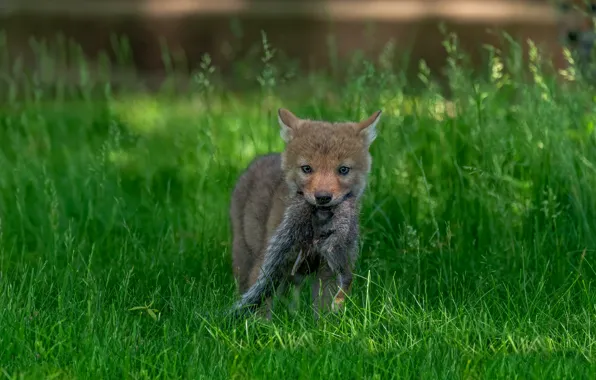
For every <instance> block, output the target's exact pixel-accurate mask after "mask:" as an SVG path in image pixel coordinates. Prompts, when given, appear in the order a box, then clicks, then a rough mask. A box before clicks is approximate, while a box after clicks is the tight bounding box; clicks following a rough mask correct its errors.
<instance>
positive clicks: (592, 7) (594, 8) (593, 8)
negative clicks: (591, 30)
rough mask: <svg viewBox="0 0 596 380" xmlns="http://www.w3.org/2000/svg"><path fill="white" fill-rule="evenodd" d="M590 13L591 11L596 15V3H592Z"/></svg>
mask: <svg viewBox="0 0 596 380" xmlns="http://www.w3.org/2000/svg"><path fill="white" fill-rule="evenodd" d="M590 11H591V12H592V13H596V3H592V4H590Z"/></svg>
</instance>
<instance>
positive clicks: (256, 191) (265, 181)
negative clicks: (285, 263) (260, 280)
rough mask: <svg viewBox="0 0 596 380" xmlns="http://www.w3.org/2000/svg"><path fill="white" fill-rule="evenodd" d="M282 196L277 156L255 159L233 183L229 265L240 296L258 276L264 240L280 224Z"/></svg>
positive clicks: (284, 191)
mask: <svg viewBox="0 0 596 380" xmlns="http://www.w3.org/2000/svg"><path fill="white" fill-rule="evenodd" d="M286 194H287V185H286V184H285V182H284V179H283V172H282V168H281V156H280V154H279V153H273V154H268V155H264V156H259V157H257V158H255V159H254V160H253V161H252V162H251V163H250V165H249V166H248V168H247V169H246V171H245V172H244V173H243V174H242V175H241V176H240V178H239V179H238V182H237V183H236V187H235V188H234V191H233V193H232V200H231V205H230V218H231V223H232V233H233V239H234V240H233V249H232V265H233V267H234V276H235V277H236V279H237V281H238V285H239V291H240V292H241V293H243V292H245V291H246V290H247V289H248V288H249V287H250V286H251V285H252V283H253V282H254V281H255V280H256V277H257V276H258V268H259V267H260V266H261V265H260V264H261V263H262V261H263V256H264V251H265V248H266V245H267V240H268V238H269V236H270V235H271V234H272V233H273V231H275V228H276V227H277V225H278V224H279V222H280V221H281V218H282V215H283V208H284V196H285V195H286Z"/></svg>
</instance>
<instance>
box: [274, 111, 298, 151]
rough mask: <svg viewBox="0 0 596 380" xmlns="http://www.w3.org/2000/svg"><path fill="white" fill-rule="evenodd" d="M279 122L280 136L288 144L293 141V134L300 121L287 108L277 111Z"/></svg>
mask: <svg viewBox="0 0 596 380" xmlns="http://www.w3.org/2000/svg"><path fill="white" fill-rule="evenodd" d="M277 120H278V122H279V127H280V130H279V135H280V136H281V138H282V139H283V140H284V141H285V142H286V143H287V142H290V140H291V139H292V137H293V136H292V132H293V131H294V130H295V128H296V127H297V126H298V122H299V121H300V119H298V117H296V115H294V114H293V113H292V112H290V111H288V110H287V109H285V108H280V109H279V110H278V111H277Z"/></svg>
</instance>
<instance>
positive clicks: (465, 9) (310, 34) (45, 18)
mask: <svg viewBox="0 0 596 380" xmlns="http://www.w3.org/2000/svg"><path fill="white" fill-rule="evenodd" d="M563 1H564V0H563ZM576 3H577V4H580V5H581V6H580V8H584V9H587V10H590V7H589V4H588V8H586V6H585V4H584V2H583V1H577V2H576ZM562 4H564V3H561V2H560V1H559V2H556V3H555V2H553V1H551V0H360V1H358V0H218V1H210V0H169V1H158V0H105V1H100V0H54V1H44V0H2V3H0V25H1V27H2V29H3V30H5V32H6V36H7V37H8V39H7V41H8V45H7V46H6V48H7V49H8V51H9V52H10V55H11V57H16V56H19V55H20V56H21V57H22V58H23V61H22V62H23V63H24V64H25V65H31V64H34V63H35V60H36V58H35V54H34V52H33V51H32V46H31V43H30V39H31V37H35V38H37V39H39V38H47V39H52V38H54V37H55V36H56V34H57V33H61V34H62V35H63V36H64V37H65V38H66V39H67V40H68V39H71V40H72V41H74V42H76V43H78V44H80V46H81V48H82V51H83V52H84V54H85V55H87V57H89V58H90V59H91V60H92V61H93V60H94V59H97V58H98V55H99V54H100V52H101V51H104V52H106V53H107V55H108V57H109V59H110V60H112V61H116V60H117V59H118V57H117V56H118V54H117V53H116V52H115V49H114V45H115V42H114V39H113V36H115V35H117V36H126V37H127V39H128V42H129V44H130V46H129V47H130V51H129V57H128V58H129V59H130V62H129V63H130V64H132V65H133V66H134V69H135V71H137V73H138V74H139V75H140V76H141V77H142V78H143V80H146V81H148V83H159V82H160V81H161V79H163V77H164V73H165V71H166V70H167V63H165V62H164V59H163V55H162V49H163V47H164V46H165V45H167V47H168V49H169V50H170V51H172V52H173V54H174V55H176V54H177V57H179V61H180V62H181V63H180V64H179V65H178V66H180V67H182V66H186V68H190V69H192V68H193V67H197V66H198V65H199V62H200V60H201V57H203V55H204V54H205V53H208V54H209V56H210V58H211V60H212V63H213V64H214V65H215V66H216V67H218V70H221V72H222V73H223V74H226V73H227V74H231V73H232V71H233V70H234V62H237V61H238V60H240V59H242V60H246V58H247V57H248V56H250V55H251V54H253V53H254V49H255V46H257V47H258V46H262V35H261V32H262V31H264V32H265V33H266V35H267V39H268V41H269V43H270V45H271V46H272V47H273V48H276V49H279V50H281V51H282V52H283V54H284V55H285V57H286V58H288V60H289V61H292V62H293V64H294V65H296V66H297V67H299V68H300V69H301V70H306V71H309V70H312V69H320V68H322V67H328V66H329V64H330V61H333V60H335V61H336V62H335V64H339V65H341V63H342V60H346V59H348V58H349V57H350V56H352V55H353V54H354V52H356V51H358V52H360V53H361V54H363V55H365V56H367V57H369V58H376V57H378V56H379V55H380V54H381V53H382V51H383V49H384V48H386V47H387V45H388V44H390V45H391V47H392V48H393V49H394V50H395V51H396V52H397V53H398V54H399V55H400V56H402V57H405V58H404V59H405V60H407V62H410V64H408V65H407V72H408V73H409V75H415V74H416V72H417V70H418V68H417V66H418V62H419V61H420V60H421V59H423V60H425V61H426V64H427V65H428V66H429V68H430V69H431V71H432V72H434V73H439V74H440V68H442V67H443V65H444V64H445V60H446V52H445V48H444V47H443V46H442V41H443V39H444V38H443V35H442V34H441V31H440V28H439V25H440V23H443V24H444V25H445V27H446V28H447V30H448V31H450V32H455V33H456V34H457V36H458V37H459V39H460V43H461V47H462V48H463V49H465V50H466V51H467V52H468V53H469V54H470V55H471V59H472V61H473V62H474V64H476V65H479V64H480V63H481V62H482V58H483V54H486V50H485V49H483V48H482V46H483V45H484V44H491V45H494V46H496V47H498V48H504V49H506V46H505V44H504V41H505V40H504V38H503V36H502V35H501V34H500V33H499V32H502V31H504V32H506V33H508V34H509V35H511V37H513V38H514V39H516V40H518V41H520V42H522V43H525V41H526V40H527V39H532V40H534V42H535V43H536V44H537V45H539V46H540V47H542V48H543V51H544V52H546V53H548V54H550V55H551V56H552V59H553V62H554V65H555V67H556V68H561V67H563V66H564V65H565V60H564V59H563V56H562V53H561V46H562V44H563V43H566V42H573V41H574V40H578V38H577V33H578V31H579V30H581V28H582V27H583V26H582V25H581V24H582V21H581V18H579V19H578V18H574V17H572V16H569V14H570V9H571V8H572V7H570V6H569V4H564V5H562ZM586 19H588V18H586V17H584V18H583V20H586ZM574 33H575V34H574ZM570 37H571V38H570ZM116 50H117V49H116ZM254 54H256V53H254ZM257 55H258V54H257ZM255 59H260V56H258V57H257V58H255ZM182 62H183V63H182ZM405 62H406V61H404V60H401V61H399V62H396V64H401V65H404V66H405V65H406V64H405ZM331 63H333V62H331ZM186 68H184V67H183V68H181V69H180V70H178V71H179V73H180V74H181V75H183V74H184V72H185V70H186ZM119 70H120V71H117V72H113V73H112V81H125V80H126V79H127V77H128V74H127V71H126V69H125V68H124V66H123V65H120V69H119ZM129 79H130V78H129Z"/></svg>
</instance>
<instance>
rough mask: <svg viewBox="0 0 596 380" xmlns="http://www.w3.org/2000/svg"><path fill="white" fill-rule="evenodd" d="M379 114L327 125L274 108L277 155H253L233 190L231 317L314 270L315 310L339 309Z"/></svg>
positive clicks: (268, 309)
mask: <svg viewBox="0 0 596 380" xmlns="http://www.w3.org/2000/svg"><path fill="white" fill-rule="evenodd" d="M380 116H381V111H377V112H375V113H374V114H373V115H372V116H370V117H369V118H368V119H366V120H363V121H360V122H336V123H332V122H327V121H315V120H306V119H300V118H298V117H296V116H295V115H294V114H293V113H292V112H290V111H288V110H286V109H280V110H279V111H278V122H279V125H280V127H281V130H280V135H281V137H282V139H283V140H284V141H285V143H286V147H285V150H284V151H283V152H282V153H272V154H268V155H264V156H260V157H257V158H255V159H254V160H253V161H252V162H251V163H250V165H249V166H248V168H247V169H246V171H245V172H244V173H243V174H242V175H241V176H240V178H239V179H238V182H237V184H236V186H235V188H234V191H233V193H232V199H231V204H230V218H231V224H232V234H233V248H232V256H233V258H232V262H233V271H234V276H235V278H236V281H237V282H238V288H239V289H238V290H239V291H240V293H241V294H242V297H241V299H240V300H239V301H238V302H237V303H236V304H235V305H234V307H233V308H232V316H235V317H239V316H242V315H245V313H246V312H249V311H252V312H254V311H256V310H257V309H258V308H259V307H260V306H261V304H262V301H263V300H265V301H266V318H267V319H270V318H271V314H270V313H271V306H272V296H273V293H274V292H283V291H284V290H285V289H287V286H289V285H294V286H295V287H296V288H295V293H294V295H295V301H297V299H296V296H297V294H298V292H299V290H300V285H301V284H302V282H303V280H304V279H305V278H306V276H308V275H311V274H314V275H315V276H316V281H314V282H313V285H312V289H311V291H312V299H313V303H314V305H315V317H318V316H319V309H323V308H324V309H327V308H328V307H329V306H330V307H331V309H332V310H333V311H337V310H340V309H341V308H342V306H343V302H344V299H345V296H346V295H347V294H349V292H350V290H351V285H352V271H353V268H354V264H355V261H356V259H357V255H358V240H359V222H358V215H359V203H360V198H361V196H362V194H363V192H364V190H365V187H366V182H367V177H368V174H369V172H370V168H371V162H372V158H371V156H370V153H369V147H370V145H371V143H372V142H373V141H374V139H375V138H376V135H377V133H376V125H377V123H378V122H379V118H380Z"/></svg>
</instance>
